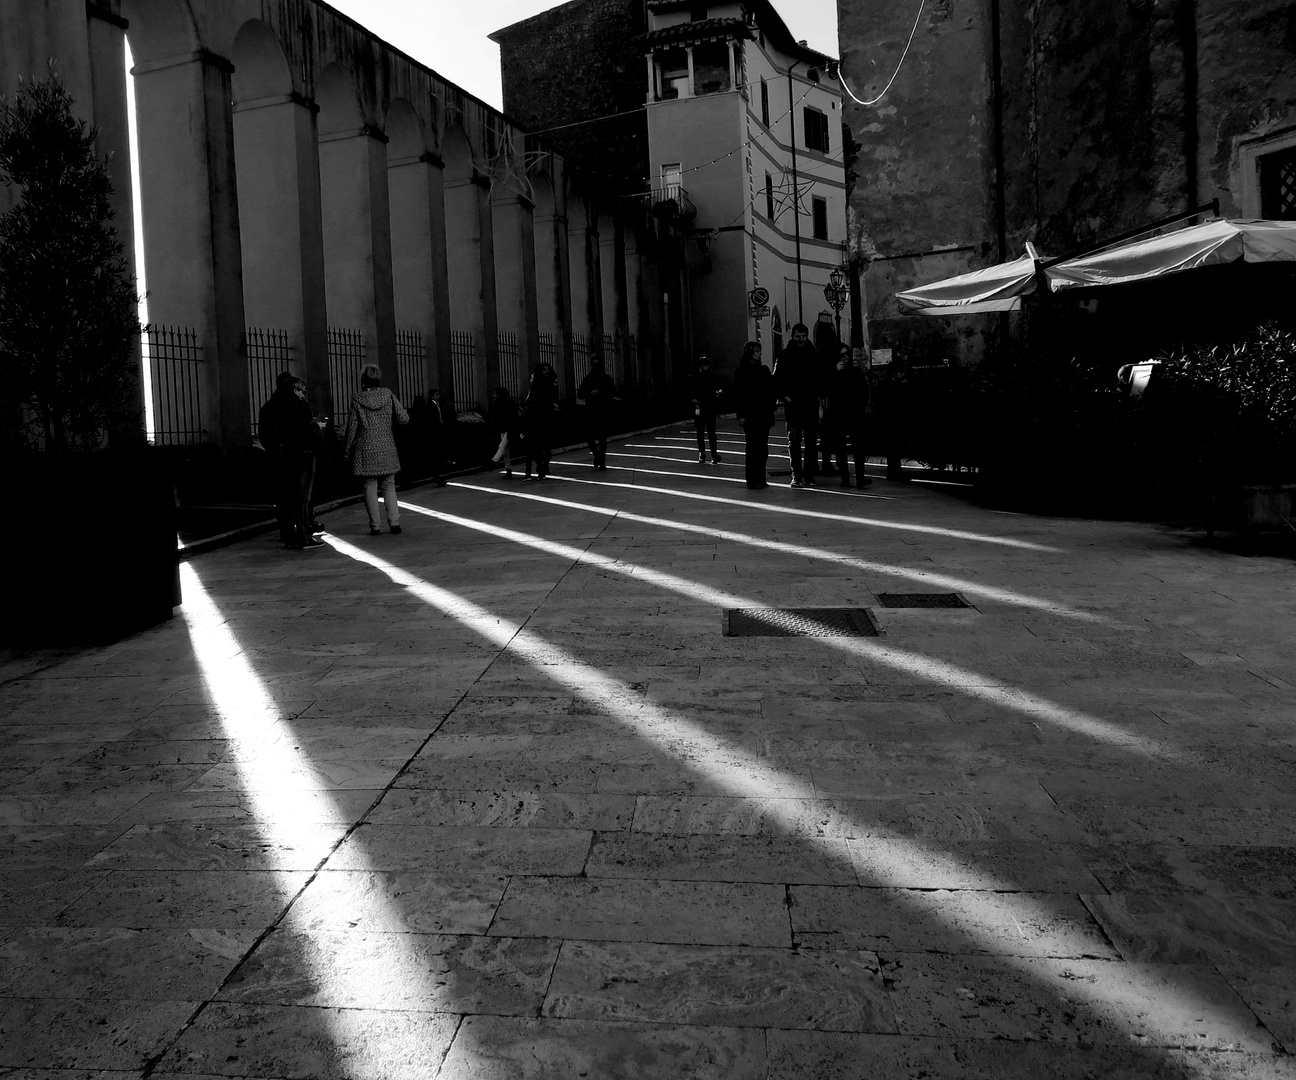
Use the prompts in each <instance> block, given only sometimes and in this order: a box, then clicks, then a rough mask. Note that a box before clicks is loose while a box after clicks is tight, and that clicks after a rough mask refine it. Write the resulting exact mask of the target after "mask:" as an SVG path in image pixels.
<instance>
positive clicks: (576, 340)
mask: <svg viewBox="0 0 1296 1080" xmlns="http://www.w3.org/2000/svg"><path fill="white" fill-rule="evenodd" d="M571 354H572V374H573V376H575V379H576V385H575V387H573V388H572V389H573V392H574V391H575V390H579V389H580V384H581V383H582V382H584V381H585V376H586V375H588V374H589V346H588V345H587V344H586V343H585V335H584V334H572V336H571Z"/></svg>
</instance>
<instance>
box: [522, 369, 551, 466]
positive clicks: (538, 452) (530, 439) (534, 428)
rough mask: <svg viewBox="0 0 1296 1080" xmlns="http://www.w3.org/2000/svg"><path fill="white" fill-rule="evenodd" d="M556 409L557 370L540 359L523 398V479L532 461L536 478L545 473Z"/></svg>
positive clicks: (549, 454)
mask: <svg viewBox="0 0 1296 1080" xmlns="http://www.w3.org/2000/svg"><path fill="white" fill-rule="evenodd" d="M557 411H558V372H556V371H554V369H553V365H552V364H550V363H549V362H548V361H542V362H541V363H540V365H539V366H538V367H537V368H536V369H535V372H534V373H533V374H532V376H531V387H530V389H529V390H528V392H527V399H526V436H525V438H524V444H525V450H526V456H527V458H526V479H530V478H531V462H532V460H534V461H535V467H536V479H538V480H543V479H544V478H545V477H546V476H548V475H549V458H550V456H551V454H552V452H553V422H554V413H555V412H557Z"/></svg>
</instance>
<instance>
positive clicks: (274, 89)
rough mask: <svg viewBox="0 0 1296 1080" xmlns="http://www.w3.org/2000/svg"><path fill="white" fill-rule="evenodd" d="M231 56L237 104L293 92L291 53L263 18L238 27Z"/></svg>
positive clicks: (250, 20)
mask: <svg viewBox="0 0 1296 1080" xmlns="http://www.w3.org/2000/svg"><path fill="white" fill-rule="evenodd" d="M230 60H231V61H232V62H233V64H234V74H233V76H232V79H231V81H232V83H233V87H234V102H235V104H238V103H239V102H247V101H256V100H259V99H261V98H268V97H273V96H276V95H279V94H289V93H291V92H292V89H293V85H292V72H291V71H290V70H289V67H288V56H287V54H286V53H285V52H284V48H283V46H282V45H281V44H280V43H279V38H278V37H277V36H276V35H275V32H274V31H273V30H271V29H270V27H269V26H267V25H266V24H265V23H263V22H262V21H261V20H260V19H249V20H248V21H247V22H245V23H244V24H243V25H242V26H240V27H239V29H238V32H237V33H236V34H235V35H234V44H233V45H232V46H231V48H230Z"/></svg>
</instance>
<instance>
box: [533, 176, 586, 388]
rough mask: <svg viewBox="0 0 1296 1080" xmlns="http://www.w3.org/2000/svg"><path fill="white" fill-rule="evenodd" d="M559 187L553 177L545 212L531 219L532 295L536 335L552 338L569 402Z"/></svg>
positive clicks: (567, 262) (568, 313) (567, 292)
mask: <svg viewBox="0 0 1296 1080" xmlns="http://www.w3.org/2000/svg"><path fill="white" fill-rule="evenodd" d="M561 186H562V184H561V178H560V177H555V184H554V194H553V202H552V204H551V205H550V207H549V208H548V209H549V212H547V213H545V214H544V215H542V216H540V217H537V218H536V219H535V251H536V295H537V311H538V315H539V320H540V331H541V332H542V333H546V334H552V335H553V340H554V349H555V352H556V354H557V360H556V363H555V365H554V366H555V367H556V368H557V369H558V375H559V377H560V379H561V382H562V386H563V388H564V390H565V391H566V392H567V396H568V398H569V399H570V398H571V397H572V396H573V395H574V393H575V389H576V388H575V386H574V380H575V377H576V373H575V367H574V359H575V358H574V357H573V355H572V350H571V335H572V329H573V328H572V268H571V250H570V247H569V245H568V242H567V208H566V197H565V195H564V193H563V192H562V190H561Z"/></svg>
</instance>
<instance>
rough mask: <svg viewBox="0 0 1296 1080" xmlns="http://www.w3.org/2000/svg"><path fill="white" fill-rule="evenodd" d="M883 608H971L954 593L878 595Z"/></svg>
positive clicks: (889, 593)
mask: <svg viewBox="0 0 1296 1080" xmlns="http://www.w3.org/2000/svg"><path fill="white" fill-rule="evenodd" d="M878 603H879V604H881V605H882V606H883V607H884V608H965V607H971V606H972V605H971V604H969V603H968V602H967V601H966V600H964V599H963V597H961V596H959V594H958V593H954V592H884V593H878Z"/></svg>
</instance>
